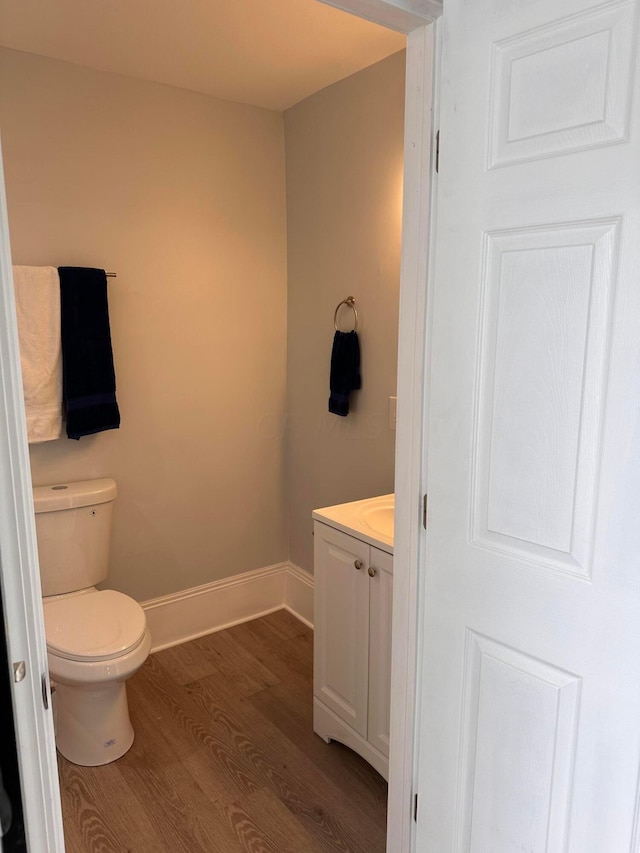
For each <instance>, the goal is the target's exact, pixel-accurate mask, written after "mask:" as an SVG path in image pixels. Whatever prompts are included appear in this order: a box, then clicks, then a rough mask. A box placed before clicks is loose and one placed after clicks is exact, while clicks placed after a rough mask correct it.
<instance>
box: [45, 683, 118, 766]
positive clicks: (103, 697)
mask: <svg viewBox="0 0 640 853" xmlns="http://www.w3.org/2000/svg"><path fill="white" fill-rule="evenodd" d="M55 704H56V714H55V716H56V724H55V730H56V746H57V748H58V751H59V752H60V754H61V755H63V756H64V757H65V758H66V759H67V760H68V761H71V762H72V763H73V764H80V765H82V766H83V767H97V766H99V765H100V764H109V763H110V762H111V761H115V760H116V759H118V758H121V757H122V756H123V755H124V754H125V752H127V751H128V750H129V749H130V748H131V744H132V743H133V737H134V735H133V726H132V725H131V720H130V719H129V707H128V704H127V688H126V685H125V683H124V681H114V682H111V683H109V684H106V685H105V684H101V685H99V686H97V687H96V686H94V685H83V686H81V687H76V686H71V685H69V684H61V683H60V682H59V681H58V682H56V692H55Z"/></svg>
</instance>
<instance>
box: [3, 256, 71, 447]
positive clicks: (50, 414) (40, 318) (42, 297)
mask: <svg viewBox="0 0 640 853" xmlns="http://www.w3.org/2000/svg"><path fill="white" fill-rule="evenodd" d="M13 284H14V290H15V295H16V310H17V314H18V338H19V341H20V361H21V363H22V383H23V385H24V402H25V409H26V413H27V435H28V437H29V443H30V444H35V443H37V442H39V441H52V440H53V439H55V438H60V435H61V433H62V348H61V344H60V279H59V278H58V270H57V269H56V268H55V267H26V266H14V268H13Z"/></svg>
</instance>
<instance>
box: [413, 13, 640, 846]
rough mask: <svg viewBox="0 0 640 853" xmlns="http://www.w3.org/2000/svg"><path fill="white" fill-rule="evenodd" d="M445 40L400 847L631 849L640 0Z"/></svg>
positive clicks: (510, 22) (480, 21)
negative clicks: (413, 673) (414, 670)
mask: <svg viewBox="0 0 640 853" xmlns="http://www.w3.org/2000/svg"><path fill="white" fill-rule="evenodd" d="M442 35H443V42H442V45H443V47H442V56H443V67H442V71H441V93H440V124H439V127H440V172H439V179H438V184H439V186H438V190H437V240H436V247H435V252H436V256H435V275H434V288H435V290H434V294H433V302H434V307H433V336H432V354H431V364H432V368H431V378H430V380H429V381H430V397H431V399H430V414H429V449H428V470H427V483H428V492H429V513H428V530H427V533H426V541H427V545H426V548H427V560H426V566H425V571H424V578H423V583H424V586H423V595H424V608H423V616H424V631H425V634H424V641H423V649H422V664H421V673H420V677H421V682H420V683H421V711H420V715H421V722H420V747H419V768H418V783H419V784H418V791H419V807H418V821H417V828H416V839H415V845H414V849H415V850H416V851H419V852H420V853H453V851H455V852H456V853H458V851H465V853H467V851H468V853H515V852H516V851H527V853H543V851H546V853H560V851H562V853H630V851H633V853H636V851H637V850H638V845H639V843H640V827H639V820H640V818H639V809H638V800H639V796H638V779H639V770H640V103H639V102H638V96H639V94H640V92H639V85H638V63H637V56H636V54H637V47H638V45H637V42H638V3H637V2H634V0H622V2H607V3H601V4H598V3H597V0H562V2H561V3H559V2H558V0H502V2H499V3H496V2H495V0H446V2H445V4H444V19H443V32H442Z"/></svg>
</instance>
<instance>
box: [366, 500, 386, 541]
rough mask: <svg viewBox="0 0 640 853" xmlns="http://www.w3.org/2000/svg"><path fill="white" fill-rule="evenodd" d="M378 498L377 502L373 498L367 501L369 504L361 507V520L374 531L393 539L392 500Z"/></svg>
mask: <svg viewBox="0 0 640 853" xmlns="http://www.w3.org/2000/svg"><path fill="white" fill-rule="evenodd" d="M379 500H380V502H379V503H378V502H376V501H375V499H374V500H373V501H369V502H368V503H369V505H368V506H365V507H363V509H362V513H361V517H362V521H363V523H364V524H366V526H367V527H368V528H369V529H370V530H373V532H374V533H379V534H380V535H381V536H388V537H389V538H390V539H392V540H393V517H394V505H393V504H394V502H393V500H391V499H389V498H380V499H379Z"/></svg>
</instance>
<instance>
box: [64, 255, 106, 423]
mask: <svg viewBox="0 0 640 853" xmlns="http://www.w3.org/2000/svg"><path fill="white" fill-rule="evenodd" d="M58 274H59V275H60V327H61V328H60V331H61V337H62V398H63V401H64V405H65V410H66V415H67V436H68V437H69V438H76V439H78V438H80V437H81V436H83V435H92V434H93V433H96V432H102V431H103V430H106V429H118V427H119V426H120V412H119V410H118V403H117V402H116V375H115V370H114V368H113V352H112V349H111V330H110V327H109V307H108V303H107V276H106V274H105V271H104V270H97V269H91V268H88V267H59V268H58Z"/></svg>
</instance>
